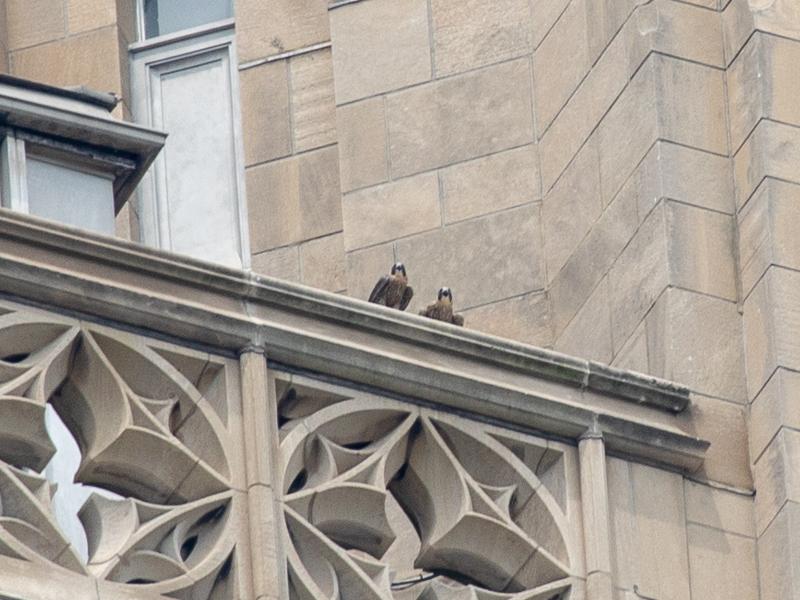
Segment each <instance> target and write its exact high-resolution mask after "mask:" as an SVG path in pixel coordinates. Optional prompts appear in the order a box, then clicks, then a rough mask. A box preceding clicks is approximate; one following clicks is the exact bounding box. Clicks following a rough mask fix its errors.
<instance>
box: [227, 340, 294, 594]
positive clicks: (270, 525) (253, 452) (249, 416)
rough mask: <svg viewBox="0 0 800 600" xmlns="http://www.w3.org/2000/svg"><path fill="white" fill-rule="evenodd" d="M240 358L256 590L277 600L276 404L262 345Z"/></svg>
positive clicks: (280, 590)
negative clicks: (274, 478)
mask: <svg viewBox="0 0 800 600" xmlns="http://www.w3.org/2000/svg"><path fill="white" fill-rule="evenodd" d="M239 364H240V368H241V378H242V418H243V421H244V443H245V472H246V476H247V503H248V515H249V523H250V559H251V562H252V582H253V592H254V597H255V598H256V600H261V599H262V598H263V599H276V600H277V599H278V598H285V597H287V595H288V582H287V581H286V573H285V569H283V567H282V564H281V557H282V552H281V548H280V542H279V527H278V524H279V522H280V521H279V519H278V516H279V514H280V513H279V507H278V505H277V496H278V494H279V492H280V490H278V489H277V488H276V485H275V484H276V482H275V481H274V480H273V477H274V474H275V473H277V472H278V469H277V464H276V461H277V460H278V456H277V449H278V446H277V440H278V431H277V418H276V409H277V405H276V400H275V395H274V393H273V391H272V390H273V386H270V385H269V381H268V377H267V361H266V356H265V354H264V351H263V349H261V348H256V347H247V348H245V349H244V350H243V351H242V353H241V355H240V363H239Z"/></svg>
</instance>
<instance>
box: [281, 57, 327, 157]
mask: <svg viewBox="0 0 800 600" xmlns="http://www.w3.org/2000/svg"><path fill="white" fill-rule="evenodd" d="M289 71H290V76H291V81H292V84H291V87H292V103H291V106H292V134H293V138H294V151H295V152H303V151H305V150H311V149H313V148H319V147H320V146H325V145H328V144H332V143H333V142H335V141H336V105H335V103H334V99H333V64H332V61H331V51H330V49H328V48H326V49H323V50H318V51H316V52H309V53H307V54H303V55H301V56H296V57H294V58H292V59H291V60H290V61H289Z"/></svg>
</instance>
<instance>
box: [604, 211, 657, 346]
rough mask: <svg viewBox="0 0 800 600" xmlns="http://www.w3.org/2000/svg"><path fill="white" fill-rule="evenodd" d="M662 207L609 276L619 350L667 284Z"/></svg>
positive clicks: (640, 231)
mask: <svg viewBox="0 0 800 600" xmlns="http://www.w3.org/2000/svg"><path fill="white" fill-rule="evenodd" d="M665 219H666V215H665V208H664V205H663V204H662V205H660V206H659V207H656V209H655V210H654V211H653V212H652V213H651V214H650V216H649V217H648V218H647V219H646V220H645V222H644V223H642V226H641V227H640V228H639V230H638V231H637V232H636V235H635V236H633V239H632V240H631V242H630V244H629V245H628V246H627V247H626V248H625V250H624V251H623V252H622V254H621V255H620V257H619V259H618V260H617V262H616V263H615V264H614V266H613V267H612V268H611V271H610V272H609V284H610V287H611V329H612V331H613V332H614V345H615V351H616V350H617V349H619V348H621V347H622V345H623V344H624V343H625V341H626V340H627V339H628V337H629V336H630V335H631V334H632V333H633V331H634V329H636V326H637V325H638V324H639V322H640V321H641V320H642V319H643V318H644V316H645V315H646V314H647V313H648V311H649V310H650V308H651V307H652V306H653V304H654V303H655V301H656V299H657V298H658V297H659V296H660V295H661V293H662V292H663V290H664V288H665V287H666V286H667V283H668V281H669V272H668V263H667V239H666V228H665Z"/></svg>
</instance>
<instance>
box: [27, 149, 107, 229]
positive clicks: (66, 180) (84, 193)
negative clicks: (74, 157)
mask: <svg viewBox="0 0 800 600" xmlns="http://www.w3.org/2000/svg"><path fill="white" fill-rule="evenodd" d="M25 166H26V170H27V176H28V209H29V211H30V213H31V214H32V215H35V216H37V217H42V218H45V219H51V220H53V221H58V222H59V223H63V224H65V225H71V226H73V227H80V228H81V229H88V230H90V231H96V232H98V233H103V234H106V235H113V234H114V184H113V182H112V181H111V179H110V178H106V177H101V176H100V175H93V174H91V173H86V172H83V171H76V170H73V169H69V168H67V167H63V166H61V165H56V164H53V163H50V162H45V161H43V160H39V159H36V158H33V157H32V156H28V159H27V160H26V165H25Z"/></svg>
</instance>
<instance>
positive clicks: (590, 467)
mask: <svg viewBox="0 0 800 600" xmlns="http://www.w3.org/2000/svg"><path fill="white" fill-rule="evenodd" d="M578 454H579V457H580V468H581V498H582V500H583V504H582V506H583V531H584V546H585V548H586V598H587V600H611V599H612V598H613V595H614V582H613V580H612V576H611V539H610V537H609V536H610V527H609V518H608V517H609V513H608V481H607V479H606V450H605V443H604V442H603V435H602V434H601V433H599V432H596V431H593V430H589V431H587V432H586V433H585V434H583V435H582V436H581V438H580V441H579V442H578Z"/></svg>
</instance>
